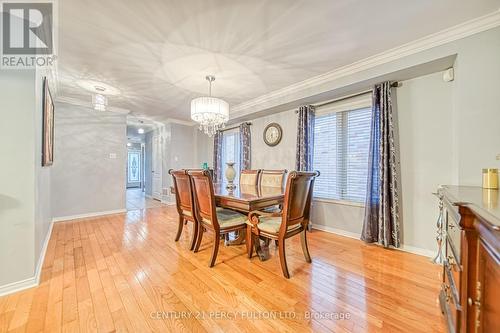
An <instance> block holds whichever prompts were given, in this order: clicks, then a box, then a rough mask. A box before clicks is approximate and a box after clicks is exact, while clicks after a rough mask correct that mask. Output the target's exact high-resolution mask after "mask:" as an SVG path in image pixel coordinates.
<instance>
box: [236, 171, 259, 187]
mask: <svg viewBox="0 0 500 333" xmlns="http://www.w3.org/2000/svg"><path fill="white" fill-rule="evenodd" d="M259 175H260V169H258V170H241V173H240V185H253V186H257V184H258V183H259Z"/></svg>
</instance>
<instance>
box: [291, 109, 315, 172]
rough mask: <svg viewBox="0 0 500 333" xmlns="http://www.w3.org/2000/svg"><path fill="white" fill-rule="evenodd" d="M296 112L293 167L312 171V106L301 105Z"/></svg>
mask: <svg viewBox="0 0 500 333" xmlns="http://www.w3.org/2000/svg"><path fill="white" fill-rule="evenodd" d="M298 113H299V124H298V126H297V152H296V155H295V169H296V170H297V171H312V168H313V165H312V164H313V152H314V117H315V116H314V106H312V105H304V106H301V107H300V108H299V111H298Z"/></svg>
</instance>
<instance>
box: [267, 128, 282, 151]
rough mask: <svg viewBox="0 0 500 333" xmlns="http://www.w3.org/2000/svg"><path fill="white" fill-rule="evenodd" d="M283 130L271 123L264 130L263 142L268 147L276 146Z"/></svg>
mask: <svg viewBox="0 0 500 333" xmlns="http://www.w3.org/2000/svg"><path fill="white" fill-rule="evenodd" d="M282 135H283V130H282V129H281V126H280V125H278V124H277V123H271V124H269V125H267V126H266V128H265V129H264V142H265V143H266V144H267V145H268V146H271V147H273V146H276V145H277V144H278V143H280V141H281V136H282Z"/></svg>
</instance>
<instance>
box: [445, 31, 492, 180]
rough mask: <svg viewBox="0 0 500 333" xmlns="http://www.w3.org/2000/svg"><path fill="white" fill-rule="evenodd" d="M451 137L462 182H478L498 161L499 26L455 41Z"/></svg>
mask: <svg viewBox="0 0 500 333" xmlns="http://www.w3.org/2000/svg"><path fill="white" fill-rule="evenodd" d="M457 52H458V56H457V59H456V63H455V70H456V78H457V80H456V81H455V87H454V91H453V107H454V112H455V114H454V128H455V133H454V140H455V142H456V147H457V149H458V151H457V152H456V156H458V159H457V162H458V163H457V165H458V166H459V170H458V178H459V182H460V184H462V185H480V184H481V169H482V168H499V167H500V161H497V160H496V159H495V158H496V155H497V154H500V130H499V127H498V125H499V124H500V102H499V101H500V98H499V92H500V28H496V29H492V30H489V31H486V32H484V33H481V34H477V35H475V36H472V37H470V38H465V39H462V40H460V41H459V43H457Z"/></svg>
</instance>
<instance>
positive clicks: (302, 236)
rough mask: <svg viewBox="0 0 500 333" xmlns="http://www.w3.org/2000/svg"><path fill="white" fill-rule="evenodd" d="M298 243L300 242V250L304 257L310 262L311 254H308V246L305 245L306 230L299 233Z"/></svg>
mask: <svg viewBox="0 0 500 333" xmlns="http://www.w3.org/2000/svg"><path fill="white" fill-rule="evenodd" d="M300 243H301V244H302V252H304V257H305V258H306V261H307V262H309V263H310V262H311V255H310V254H309V248H308V247H307V238H306V230H304V231H302V232H301V233H300Z"/></svg>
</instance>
